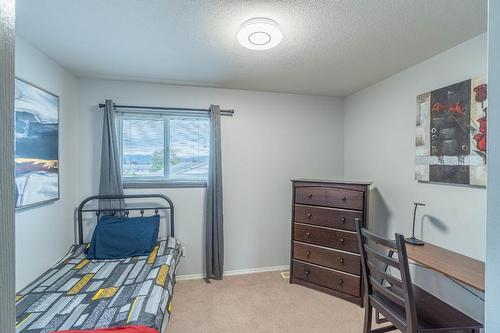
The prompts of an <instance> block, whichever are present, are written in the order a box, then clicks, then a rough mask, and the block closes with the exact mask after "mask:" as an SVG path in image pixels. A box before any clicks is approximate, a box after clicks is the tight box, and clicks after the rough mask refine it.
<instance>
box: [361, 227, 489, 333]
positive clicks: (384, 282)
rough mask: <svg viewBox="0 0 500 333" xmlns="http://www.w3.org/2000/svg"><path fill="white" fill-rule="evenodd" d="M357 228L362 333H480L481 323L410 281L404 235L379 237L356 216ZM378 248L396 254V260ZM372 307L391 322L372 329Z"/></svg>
mask: <svg viewBox="0 0 500 333" xmlns="http://www.w3.org/2000/svg"><path fill="white" fill-rule="evenodd" d="M356 231H357V233H358V242H359V249H360V254H361V265H362V269H363V282H364V285H365V320H364V331H363V332H364V333H382V332H390V331H394V330H396V329H399V330H400V331H401V332H403V333H417V332H433V333H438V332H449V333H451V332H453V333H456V332H463V333H479V329H480V328H482V325H481V324H480V323H478V322H477V321H475V320H473V319H472V318H470V317H468V316H467V315H465V314H463V313H462V312H460V311H458V310H457V309H455V308H453V307H452V306H450V305H448V304H446V303H444V302H443V301H441V300H439V299H438V298H436V297H434V296H432V295H431V294H429V293H428V292H426V291H424V290H423V289H420V288H419V287H417V286H415V285H414V284H412V282H411V276H410V270H409V266H408V257H407V254H406V247H405V239H404V236H403V235H401V234H396V239H395V240H394V241H392V240H387V239H384V238H381V237H379V236H377V235H374V234H372V233H371V232H369V231H368V230H366V229H364V228H362V225H361V223H360V220H359V219H356ZM381 247H384V248H386V249H388V250H389V252H391V251H393V253H397V259H394V258H392V254H391V256H389V255H388V254H387V253H384V251H381ZM387 267H390V268H391V270H396V271H399V273H400V276H401V278H398V277H396V276H395V275H391V274H389V273H388V272H387V270H386V268H387ZM373 309H375V310H376V311H377V312H378V313H380V314H382V315H383V316H384V318H385V319H386V320H387V322H390V323H391V325H389V326H386V327H382V328H378V329H373V330H372V328H371V326H372V312H373Z"/></svg>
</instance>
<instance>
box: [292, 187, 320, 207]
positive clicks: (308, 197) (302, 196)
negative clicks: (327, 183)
mask: <svg viewBox="0 0 500 333" xmlns="http://www.w3.org/2000/svg"><path fill="white" fill-rule="evenodd" d="M295 202H296V203H301V204H307V205H318V206H324V205H325V204H326V189H325V188H324V187H297V188H296V189H295Z"/></svg>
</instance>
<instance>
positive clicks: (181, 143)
mask: <svg viewBox="0 0 500 333" xmlns="http://www.w3.org/2000/svg"><path fill="white" fill-rule="evenodd" d="M117 123H118V129H117V131H118V138H119V144H120V160H121V168H122V178H123V182H124V184H125V185H127V184H128V185H134V184H136V185H141V186H142V185H148V184H149V185H155V184H156V185H166V186H168V185H174V186H176V185H177V186H185V185H187V186H189V185H203V186H204V185H205V184H206V181H207V176H208V154H209V117H208V113H203V112H184V111H161V113H159V112H157V111H150V112H146V111H141V112H135V111H134V112H132V111H130V112H125V111H117Z"/></svg>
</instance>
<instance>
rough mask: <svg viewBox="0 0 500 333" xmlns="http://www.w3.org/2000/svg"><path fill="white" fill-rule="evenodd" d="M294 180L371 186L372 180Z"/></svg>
mask: <svg viewBox="0 0 500 333" xmlns="http://www.w3.org/2000/svg"><path fill="white" fill-rule="evenodd" d="M292 182H294V183H295V182H307V183H335V184H351V185H365V186H369V185H371V184H372V182H368V181H356V180H338V179H337V180H335V179H308V178H297V179H292Z"/></svg>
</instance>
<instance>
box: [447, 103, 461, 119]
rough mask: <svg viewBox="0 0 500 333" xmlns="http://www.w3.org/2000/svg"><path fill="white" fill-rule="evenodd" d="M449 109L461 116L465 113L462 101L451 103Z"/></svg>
mask: <svg viewBox="0 0 500 333" xmlns="http://www.w3.org/2000/svg"><path fill="white" fill-rule="evenodd" d="M448 110H449V111H450V112H452V113H455V114H457V115H459V116H463V115H464V112H463V110H462V105H461V104H460V103H454V104H452V105H450V107H449V108H448Z"/></svg>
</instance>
